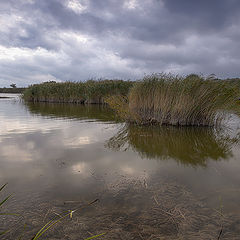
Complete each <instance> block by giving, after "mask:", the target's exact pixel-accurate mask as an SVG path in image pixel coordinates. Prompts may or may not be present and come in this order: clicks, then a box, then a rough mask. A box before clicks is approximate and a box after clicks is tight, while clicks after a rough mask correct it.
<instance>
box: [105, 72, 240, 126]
mask: <svg viewBox="0 0 240 240" xmlns="http://www.w3.org/2000/svg"><path fill="white" fill-rule="evenodd" d="M239 96H240V94H239V88H238V86H237V85H236V84H233V83H230V82H228V81H224V80H206V79H204V78H202V77H199V76H197V75H191V76H188V77H185V78H184V77H178V76H172V75H164V74H154V75H151V76H146V77H145V78H144V79H143V80H140V81H138V82H136V84H134V86H133V87H132V88H131V89H130V92H129V95H128V97H127V98H126V97H119V96H116V97H115V96H112V97H109V98H108V101H107V102H108V103H109V105H110V106H111V107H112V108H113V109H115V110H116V111H117V112H118V114H119V115H120V116H121V117H122V118H124V119H125V120H127V121H129V122H134V123H137V124H143V125H144V124H147V125H149V124H150V125H151V124H160V125H182V126H213V125H216V124H218V123H220V122H221V120H222V119H223V117H224V113H225V112H226V111H229V110H232V109H234V108H235V106H236V104H237V101H238V98H239Z"/></svg>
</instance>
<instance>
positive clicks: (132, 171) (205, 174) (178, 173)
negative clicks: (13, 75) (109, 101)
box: [0, 94, 240, 240]
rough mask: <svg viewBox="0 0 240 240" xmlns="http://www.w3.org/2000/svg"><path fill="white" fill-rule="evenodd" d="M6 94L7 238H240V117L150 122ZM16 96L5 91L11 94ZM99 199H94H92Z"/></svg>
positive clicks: (1, 146)
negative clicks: (218, 124)
mask: <svg viewBox="0 0 240 240" xmlns="http://www.w3.org/2000/svg"><path fill="white" fill-rule="evenodd" d="M0 96H2V97H4V98H1V99H0V184H1V185H3V184H5V183H8V185H7V187H6V188H5V189H4V191H3V192H2V193H1V194H0V196H1V198H0V199H3V198H4V196H8V195H10V194H12V197H11V198H10V199H9V200H8V201H7V203H6V204H5V206H4V207H3V208H2V212H4V211H5V212H11V213H17V214H18V216H0V217H1V219H0V232H1V230H6V229H10V232H9V233H7V235H5V239H18V238H19V236H21V235H23V239H24V240H25V239H29V240H30V239H31V238H32V237H33V236H34V234H36V233H37V232H38V231H39V230H40V229H41V227H43V226H44V225H45V224H46V223H47V222H48V221H50V220H51V219H53V218H58V217H60V216H63V215H64V214H66V213H68V211H72V210H77V211H76V212H74V213H73V215H72V218H70V217H67V218H65V219H63V220H62V221H61V222H59V223H57V224H56V225H55V226H54V227H53V228H51V229H49V231H47V232H46V233H44V235H43V236H42V237H41V238H39V239H52V240H53V239H54V240H55V239H74V240H75V239H78V240H80V239H85V238H88V237H91V236H93V235H96V234H101V233H105V235H103V236H102V237H99V238H98V239H124V240H125V239H128V240H129V239H146V240H147V239H151V240H152V239H218V238H219V239H239V238H240V237H239V236H240V208H239V202H240V174H239V173H240V148H239V143H240V141H239V140H240V120H239V118H238V117H237V116H235V115H230V114H229V117H228V118H227V119H226V121H225V122H224V124H223V127H222V128H219V129H213V128H207V127H204V128H201V127H194V128H193V127H184V128H183V127H182V128H179V127H167V126H163V127H156V126H155V127H154V126H151V127H144V126H142V127H141V126H135V125H127V124H124V123H122V122H119V121H118V120H117V119H116V117H115V115H114V113H113V112H112V111H111V110H110V109H108V108H107V107H104V106H99V105H90V106H84V105H71V104H45V103H41V104H40V103H38V104H29V103H28V104H25V103H24V102H22V101H21V100H20V99H19V96H18V95H12V94H10V95H9V94H1V95H0ZM8 96H9V97H11V98H5V97H8ZM92 202H94V203H92ZM89 203H92V204H89Z"/></svg>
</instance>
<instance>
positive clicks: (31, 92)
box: [23, 80, 133, 103]
mask: <svg viewBox="0 0 240 240" xmlns="http://www.w3.org/2000/svg"><path fill="white" fill-rule="evenodd" d="M132 85H133V83H132V82H130V81H123V80H98V81H94V80H89V81H86V82H63V83H56V82H45V83H41V84H35V85H31V86H29V87H28V88H27V89H26V90H25V91H24V93H23V98H24V99H25V100H27V101H33V102H61V103H104V98H105V97H107V96H109V95H115V94H120V95H127V94H128V92H129V89H130V88H131V87H132Z"/></svg>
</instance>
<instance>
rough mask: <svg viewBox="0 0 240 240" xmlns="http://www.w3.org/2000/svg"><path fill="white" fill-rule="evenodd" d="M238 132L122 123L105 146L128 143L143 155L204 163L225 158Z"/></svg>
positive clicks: (235, 141)
mask: <svg viewBox="0 0 240 240" xmlns="http://www.w3.org/2000/svg"><path fill="white" fill-rule="evenodd" d="M238 141H239V136H237V137H234V138H230V137H229V136H228V135H227V134H225V133H223V132H222V131H221V130H220V129H219V130H215V129H213V128H206V127H201V128H195V127H187V128H186V127H174V126H172V127H167V126H162V127H158V126H137V125H131V124H130V125H125V126H124V127H123V128H122V129H121V130H120V131H119V132H118V134H117V135H115V136H114V137H112V138H111V139H110V140H109V141H108V142H107V146H108V147H109V148H111V149H114V150H120V149H122V147H123V146H124V145H125V144H128V145H129V146H130V147H132V148H133V149H134V150H135V151H137V152H139V153H140V154H141V155H142V156H143V157H147V158H155V159H169V158H171V159H174V160H176V161H178V162H180V163H182V164H190V165H193V166H197V165H202V166H205V165H206V162H207V160H209V159H212V160H220V159H227V158H228V157H229V156H231V148H232V146H233V145H234V144H236V143H237V142H238Z"/></svg>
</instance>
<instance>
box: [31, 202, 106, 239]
mask: <svg viewBox="0 0 240 240" xmlns="http://www.w3.org/2000/svg"><path fill="white" fill-rule="evenodd" d="M97 201H99V199H95V200H94V201H92V202H90V203H88V204H86V205H85V206H83V207H81V208H77V209H75V210H73V211H70V212H69V213H67V214H66V215H64V216H62V217H60V218H58V219H56V218H55V219H52V220H51V221H49V222H48V223H47V224H46V225H44V226H43V227H42V228H41V229H40V230H39V231H38V232H37V234H36V235H35V236H34V237H33V238H32V239H31V240H37V239H39V238H40V237H41V236H42V235H43V234H44V233H45V232H46V231H47V230H49V229H50V228H52V227H53V226H54V225H55V224H57V223H58V222H60V221H62V220H63V219H64V218H66V217H68V216H70V218H72V214H73V213H74V212H76V211H78V210H79V209H82V208H84V207H87V206H90V205H92V204H94V203H95V202H97ZM103 234H105V233H102V234H100V235H96V236H93V237H90V238H87V239H94V238H97V237H99V236H102V235H103Z"/></svg>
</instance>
